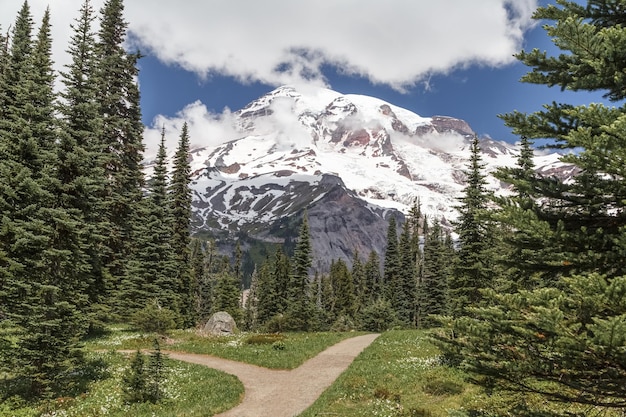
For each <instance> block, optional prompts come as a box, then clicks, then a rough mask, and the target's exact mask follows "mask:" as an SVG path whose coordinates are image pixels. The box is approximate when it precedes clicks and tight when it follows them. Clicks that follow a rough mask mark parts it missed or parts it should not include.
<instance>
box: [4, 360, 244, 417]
mask: <svg viewBox="0 0 626 417" xmlns="http://www.w3.org/2000/svg"><path fill="white" fill-rule="evenodd" d="M89 357H90V359H97V360H98V361H100V362H101V363H102V368H101V370H100V371H101V375H100V378H99V380H97V381H95V382H93V383H92V384H91V385H90V386H89V390H88V391H87V392H85V393H83V394H81V395H79V396H77V397H75V398H70V397H64V398H57V399H55V400H52V401H47V402H43V403H40V404H37V405H36V406H33V405H26V404H24V406H23V407H15V404H14V401H13V400H12V399H10V400H9V401H5V402H3V403H0V416H7V417H8V416H12V417H13V416H14V417H35V416H42V417H97V416H111V417H126V416H133V417H153V416H159V417H174V416H185V417H205V416H210V415H213V414H216V413H219V412H222V411H225V410H228V409H229V408H232V407H234V406H235V405H236V404H238V403H239V402H240V401H241V398H242V397H243V385H242V384H241V382H240V381H239V380H238V379H237V378H236V377H234V376H232V375H228V374H225V373H223V372H219V371H216V370H214V369H210V368H207V367H204V366H200V365H192V364H187V363H183V362H178V361H170V360H166V361H165V369H166V374H165V381H164V383H163V388H164V394H165V399H164V400H163V401H162V402H160V403H157V404H152V403H142V404H132V405H128V404H125V403H124V402H123V392H122V376H123V375H124V373H125V372H126V370H127V368H128V367H129V364H130V358H129V357H128V356H125V355H121V354H116V353H112V352H107V353H104V352H100V353H98V352H92V353H89ZM11 403H13V404H11ZM12 405H13V406H12Z"/></svg>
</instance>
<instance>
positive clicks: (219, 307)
mask: <svg viewBox="0 0 626 417" xmlns="http://www.w3.org/2000/svg"><path fill="white" fill-rule="evenodd" d="M222 265H223V266H224V267H223V269H222V270H221V271H220V272H219V273H217V274H216V277H215V286H214V288H213V305H212V312H213V313H217V312H218V311H225V312H227V313H228V314H230V315H231V316H232V317H233V319H235V322H237V323H241V320H242V319H243V312H242V309H241V292H240V288H241V280H240V279H239V278H238V277H237V276H236V275H235V274H234V273H233V271H232V269H231V268H230V265H229V263H228V260H227V259H224V262H223V264H222Z"/></svg>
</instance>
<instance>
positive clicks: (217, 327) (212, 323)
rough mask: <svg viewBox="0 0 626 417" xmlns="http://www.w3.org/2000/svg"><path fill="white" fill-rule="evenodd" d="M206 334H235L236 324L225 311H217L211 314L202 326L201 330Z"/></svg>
mask: <svg viewBox="0 0 626 417" xmlns="http://www.w3.org/2000/svg"><path fill="white" fill-rule="evenodd" d="M203 330H204V331H205V332H206V333H210V334H214V335H218V336H227V335H230V334H233V333H235V331H236V330H237V323H235V319H233V317H232V316H231V315H230V314H228V313H227V312H225V311H218V312H217V313H215V314H213V315H212V316H211V318H210V319H209V321H207V323H206V324H205V325H204V329H203Z"/></svg>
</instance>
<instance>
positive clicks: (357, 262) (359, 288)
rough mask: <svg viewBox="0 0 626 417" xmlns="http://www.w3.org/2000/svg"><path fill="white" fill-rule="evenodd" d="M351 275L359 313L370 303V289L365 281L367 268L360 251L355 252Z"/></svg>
mask: <svg viewBox="0 0 626 417" xmlns="http://www.w3.org/2000/svg"><path fill="white" fill-rule="evenodd" d="M350 275H352V285H353V286H354V291H355V295H356V301H355V303H356V311H357V313H358V312H359V311H360V310H361V309H362V308H363V307H365V306H367V304H368V303H369V299H368V298H369V296H368V295H367V291H368V289H367V287H366V280H365V266H364V265H363V263H362V262H361V258H360V257H359V252H358V251H355V252H354V257H353V258H352V270H351V271H350Z"/></svg>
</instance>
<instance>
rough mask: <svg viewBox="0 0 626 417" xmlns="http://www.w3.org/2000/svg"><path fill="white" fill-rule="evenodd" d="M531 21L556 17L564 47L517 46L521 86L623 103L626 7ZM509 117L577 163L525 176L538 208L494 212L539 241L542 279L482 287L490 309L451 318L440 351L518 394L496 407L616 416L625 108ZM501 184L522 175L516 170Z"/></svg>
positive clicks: (570, 8)
mask: <svg viewBox="0 0 626 417" xmlns="http://www.w3.org/2000/svg"><path fill="white" fill-rule="evenodd" d="M534 18H535V19H538V20H540V19H541V20H544V21H545V22H548V23H547V24H545V26H544V28H545V29H546V31H547V33H548V35H549V36H550V38H551V39H552V40H553V42H554V43H555V45H556V46H558V47H559V48H560V49H561V50H562V51H563V52H562V53H561V54H560V55H558V56H549V55H548V54H547V53H546V52H541V51H539V50H538V49H533V50H532V51H530V52H525V51H522V52H520V53H519V54H518V55H517V57H518V59H520V60H521V61H522V62H523V63H525V64H526V65H527V66H529V67H530V68H531V71H530V72H529V73H527V74H526V75H525V76H524V77H523V78H522V81H523V82H530V83H535V84H543V85H548V86H559V87H561V88H562V89H567V90H571V91H598V90H600V91H604V92H605V96H606V97H607V98H609V99H610V100H614V101H621V100H623V99H624V98H626V89H625V88H624V85H625V84H626V76H625V74H626V71H625V69H626V61H625V60H624V59H623V57H624V56H626V55H625V54H626V30H625V29H624V22H625V21H626V20H625V13H624V7H623V3H622V2H618V1H603V0H590V1H588V2H587V4H586V5H581V4H579V2H568V1H559V2H558V4H557V5H549V6H546V7H540V8H539V9H538V10H537V11H536V12H535V14H534ZM502 118H503V119H504V121H505V122H506V124H507V125H508V126H510V127H512V128H513V131H514V133H515V134H519V135H522V136H526V137H528V138H531V139H539V138H541V139H546V138H547V139H551V140H552V141H553V144H554V146H556V147H559V148H563V149H569V150H575V152H571V153H569V154H567V155H565V156H563V157H562V160H563V161H564V162H568V163H571V164H573V166H574V167H575V168H577V169H576V170H575V171H574V176H573V177H572V178H569V179H562V178H557V177H547V176H541V175H533V176H531V178H528V179H526V181H527V184H525V185H524V188H521V190H530V191H531V193H530V194H531V196H532V197H534V198H535V204H533V205H532V206H530V207H529V208H528V209H526V210H512V211H510V214H511V215H510V216H506V215H505V216H500V217H499V218H498V220H499V221H500V223H501V225H502V227H505V228H510V229H511V230H512V231H513V232H514V233H516V234H517V236H518V238H516V239H515V240H513V242H516V244H520V243H523V239H524V236H525V235H526V236H529V237H532V242H531V243H532V246H533V247H531V246H530V245H524V246H521V245H520V247H519V249H520V250H523V252H522V253H523V254H524V258H523V259H522V261H523V262H521V263H520V266H519V267H520V268H523V269H524V270H525V271H527V272H530V271H536V272H538V273H540V274H541V277H542V280H541V282H540V285H537V286H533V287H531V288H530V289H524V288H520V289H518V290H517V291H512V292H510V293H507V292H496V291H494V290H488V291H486V292H485V294H486V297H487V298H488V301H489V307H483V308H478V309H475V310H474V312H473V317H465V318H461V319H459V320H456V321H454V322H452V323H450V325H451V326H452V329H453V330H454V335H453V336H452V335H449V336H448V337H447V338H446V337H443V338H442V339H443V340H444V343H443V346H444V349H445V350H446V353H447V354H448V355H449V356H456V358H457V359H458V360H460V361H461V362H462V363H463V366H464V368H465V369H467V370H469V371H470V372H471V375H472V378H473V379H474V380H475V381H476V382H477V383H479V384H480V385H482V386H484V387H485V388H486V389H488V390H490V391H492V392H493V391H498V390H502V391H504V392H505V393H510V392H513V393H514V394H515V395H509V396H499V398H506V399H508V400H509V401H507V402H505V403H504V404H502V403H500V405H501V406H502V407H504V408H506V409H507V410H516V414H518V415H522V413H524V414H525V415H539V413H540V412H541V413H542V415H559V413H560V415H564V414H567V413H569V414H573V413H574V412H576V410H580V409H581V408H582V409H583V410H585V409H586V410H588V411H589V414H591V413H592V412H593V413H595V414H602V413H606V412H607V411H608V410H611V409H612V410H615V411H617V412H619V411H618V410H623V409H624V407H626V402H625V401H624V398H626V391H625V388H624V387H626V384H624V381H626V372H625V367H624V358H623V355H621V354H620V353H618V352H623V351H624V349H626V342H625V341H626V329H625V328H624V323H625V322H626V305H625V304H624V288H626V285H625V282H624V281H625V278H624V274H626V271H625V268H626V262H625V258H624V256H623V254H624V251H625V249H626V233H625V231H626V214H625V213H626V210H624V205H625V204H626V203H625V202H626V199H625V196H626V188H625V183H624V180H623V179H624V177H625V175H624V174H625V172H624V163H623V161H624V158H625V157H626V147H625V146H624V144H625V143H626V133H625V132H626V129H625V127H626V110H625V109H624V107H623V106H621V107H608V106H605V105H603V104H598V103H592V104H589V105H576V106H575V105H571V104H566V103H551V104H547V105H545V106H544V110H542V111H537V112H535V113H532V114H524V113H520V112H513V113H510V114H506V115H503V116H502ZM507 177H508V178H507ZM504 179H505V180H506V179H510V181H508V182H510V183H514V182H515V181H517V180H519V177H516V176H515V173H510V172H509V173H505V175H504ZM620 355H621V356H620ZM516 400H517V401H516ZM538 404H539V405H540V406H539V407H537V405H538ZM583 407H587V408H583ZM494 408H495V407H494ZM538 408H541V410H538ZM495 411H496V412H499V411H501V410H495Z"/></svg>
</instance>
